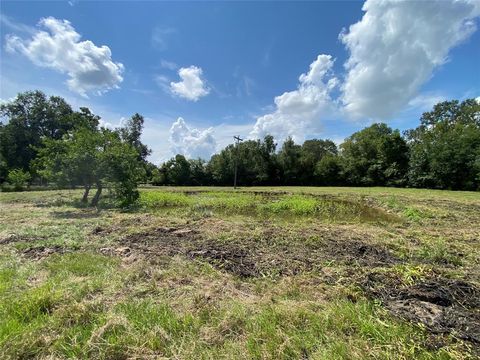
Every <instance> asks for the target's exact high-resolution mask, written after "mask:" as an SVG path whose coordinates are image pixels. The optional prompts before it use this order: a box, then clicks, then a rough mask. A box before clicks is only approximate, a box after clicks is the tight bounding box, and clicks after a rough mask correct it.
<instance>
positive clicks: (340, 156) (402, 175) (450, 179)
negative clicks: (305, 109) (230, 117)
mask: <svg viewBox="0 0 480 360" xmlns="http://www.w3.org/2000/svg"><path fill="white" fill-rule="evenodd" d="M0 115H1V117H2V122H0V184H2V187H3V189H4V190H8V189H14V190H20V189H22V188H23V187H24V186H27V185H30V184H36V185H46V184H55V185H56V186H59V187H63V188H65V187H79V186H81V187H82V188H83V189H84V191H83V194H84V195H83V197H82V201H83V202H85V203H88V202H89V203H90V204H91V205H94V206H95V205H97V203H98V201H99V198H100V196H101V194H102V191H103V189H105V188H108V189H110V190H111V192H112V193H113V194H114V195H115V197H116V198H117V199H118V200H119V201H120V203H121V204H122V205H129V204H131V203H133V202H134V201H135V200H136V199H137V198H138V191H137V185H138V184H139V183H150V184H154V185H232V183H233V176H234V164H235V162H237V165H238V184H239V185H240V186H248V185H304V186H306V185H330V186H332V185H351V186H404V187H406V186H408V187H422V188H436V189H455V190H459V189H462V190H479V189H480V104H479V103H478V101H477V100H475V99H468V100H465V101H463V102H459V101H457V100H453V101H446V102H442V103H439V104H437V105H435V106H434V108H433V110H432V111H430V112H426V113H424V114H423V115H422V117H421V118H420V125H419V126H418V127H417V128H415V129H412V130H408V131H405V132H404V133H403V134H401V133H400V132H399V131H398V130H393V129H391V128H390V127H388V126H387V125H385V124H373V125H371V126H369V127H367V128H365V129H363V130H361V131H359V132H356V133H354V134H353V135H351V136H350V137H348V138H347V139H345V141H344V142H343V143H342V144H341V145H340V146H337V145H336V144H335V143H334V142H333V141H331V140H318V139H313V140H307V141H305V142H304V143H303V144H302V145H300V144H295V142H294V141H293V140H292V139H287V140H286V141H285V142H284V143H283V145H282V146H281V148H279V149H277V145H276V143H275V139H274V138H273V137H272V136H266V137H265V138H264V139H262V140H248V141H244V142H242V143H240V144H239V145H238V146H237V147H236V146H234V145H228V146H227V147H226V148H224V149H223V150H222V151H220V152H219V153H218V154H215V155H213V156H212V157H211V159H209V160H208V161H205V160H201V159H186V158H185V157H184V156H183V155H176V156H175V157H174V158H172V159H170V160H168V161H166V162H165V163H163V164H161V165H160V166H159V167H157V166H155V165H154V164H152V163H150V162H148V161H147V157H148V155H149V154H150V150H149V149H148V148H147V146H145V145H144V144H143V143H142V142H141V141H140V137H141V134H142V130H143V124H144V119H143V117H142V116H141V115H139V114H135V115H133V116H132V117H131V118H130V119H129V120H128V121H127V122H126V123H125V125H124V126H123V127H122V128H119V129H115V130H109V129H106V128H102V127H100V126H99V123H100V118H99V117H98V116H96V115H94V114H92V113H91V111H90V110H89V109H88V108H80V109H79V111H74V110H73V109H72V108H71V106H70V105H69V104H68V103H67V102H66V101H65V100H64V99H62V98H60V97H56V96H51V97H47V96H46V95H45V94H43V93H42V92H40V91H33V92H25V93H20V94H18V96H17V97H16V98H15V99H14V100H12V101H10V102H8V103H4V104H2V105H1V106H0ZM92 189H95V191H94V192H93V190H92ZM90 190H92V191H90Z"/></svg>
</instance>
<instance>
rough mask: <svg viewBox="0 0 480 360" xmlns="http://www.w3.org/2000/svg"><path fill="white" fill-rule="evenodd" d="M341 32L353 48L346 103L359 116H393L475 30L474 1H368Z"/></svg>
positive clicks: (477, 9)
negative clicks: (451, 52) (362, 14)
mask: <svg viewBox="0 0 480 360" xmlns="http://www.w3.org/2000/svg"><path fill="white" fill-rule="evenodd" d="M363 10H364V11H365V14H364V16H363V18H362V19H361V20H360V21H359V22H357V23H355V24H353V25H351V26H350V28H349V29H348V31H344V32H343V33H341V34H340V40H341V41H342V42H343V43H344V44H345V47H346V48H347V49H348V50H349V52H350V57H349V59H348V61H347V62H346V64H345V67H346V71H347V74H346V77H345V82H344V84H343V85H342V96H341V101H342V103H343V106H344V110H345V111H346V113H347V114H349V115H350V116H352V117H354V118H371V119H375V120H377V119H381V120H384V119H389V118H391V117H392V116H393V115H395V114H396V113H397V112H398V111H399V110H401V109H402V108H403V107H404V106H405V105H407V104H408V103H409V101H410V100H411V99H412V98H414V97H415V96H416V95H417V93H418V91H419V89H420V88H421V86H422V85H423V84H424V83H425V82H426V81H428V80H429V79H430V77H431V76H432V73H433V71H434V70H435V68H437V67H438V66H441V65H442V64H444V63H445V62H446V61H448V53H449V51H450V49H452V48H453V47H454V46H456V45H458V44H459V43H461V42H462V41H464V40H465V39H467V38H468V37H469V36H470V35H471V34H472V33H473V32H474V31H475V29H476V26H475V23H474V21H473V19H474V18H475V17H476V16H479V15H480V3H479V2H476V1H475V0H449V1H446V0H436V1H433V0H432V1H396V0H383V1H372V0H367V1H366V2H365V4H364V5H363Z"/></svg>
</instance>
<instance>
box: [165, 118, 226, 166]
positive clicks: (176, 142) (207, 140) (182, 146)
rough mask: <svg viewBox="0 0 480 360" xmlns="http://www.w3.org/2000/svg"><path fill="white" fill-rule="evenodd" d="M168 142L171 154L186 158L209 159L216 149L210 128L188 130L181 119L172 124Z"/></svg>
mask: <svg viewBox="0 0 480 360" xmlns="http://www.w3.org/2000/svg"><path fill="white" fill-rule="evenodd" d="M169 140H170V149H171V151H172V153H173V154H182V155H185V156H186V157H187V158H202V159H209V158H210V156H212V154H213V153H214V152H215V150H216V147H217V142H216V140H215V138H214V136H213V129H212V128H208V129H205V130H199V129H194V128H190V127H189V126H188V125H187V124H186V123H185V120H183V118H181V117H179V118H178V119H177V120H176V121H175V122H174V123H173V124H172V126H171V128H170V139H169Z"/></svg>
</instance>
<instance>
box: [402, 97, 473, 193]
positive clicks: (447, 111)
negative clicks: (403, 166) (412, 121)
mask: <svg viewBox="0 0 480 360" xmlns="http://www.w3.org/2000/svg"><path fill="white" fill-rule="evenodd" d="M406 137H407V139H408V143H409V146H410V167H409V172H408V178H409V184H410V185H411V186H414V187H434V188H440V189H465V190H476V189H479V187H480V185H479V184H480V171H479V164H480V104H479V103H478V101H476V100H475V99H468V100H465V101H463V102H462V103H460V102H459V101H457V100H453V101H445V102H442V103H439V104H437V105H435V106H434V108H433V110H432V111H430V112H426V113H424V114H423V115H422V117H421V119H420V126H418V127H417V128H416V129H413V130H409V131H407V132H406Z"/></svg>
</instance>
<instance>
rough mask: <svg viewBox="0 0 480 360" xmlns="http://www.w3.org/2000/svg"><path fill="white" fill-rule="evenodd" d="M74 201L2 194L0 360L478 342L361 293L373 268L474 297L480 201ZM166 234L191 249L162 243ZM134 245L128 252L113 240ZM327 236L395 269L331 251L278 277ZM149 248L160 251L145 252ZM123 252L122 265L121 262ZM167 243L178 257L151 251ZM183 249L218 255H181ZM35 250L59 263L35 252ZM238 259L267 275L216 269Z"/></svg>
mask: <svg viewBox="0 0 480 360" xmlns="http://www.w3.org/2000/svg"><path fill="white" fill-rule="evenodd" d="M268 190H273V191H274V193H272V194H270V193H264V192H265V191H268ZM284 191H287V192H291V193H293V194H283V193H282V192H284ZM80 195H81V194H80V192H79V191H45V192H25V193H0V358H2V359H24V358H37V359H45V358H59V359H63V358H70V359H127V358H172V359H179V358H180V359H301V358H309V359H370V358H371V359H469V358H472V359H473V358H474V357H475V353H474V346H475V345H474V344H473V345H472V343H469V342H465V341H462V340H460V339H456V338H454V337H453V336H450V335H445V336H444V337H441V339H440V340H439V342H438V343H436V344H439V345H435V346H431V344H432V341H433V340H432V337H433V338H435V336H436V335H432V334H431V333H429V332H428V331H427V330H426V329H425V328H424V327H422V326H418V324H415V323H411V322H407V321H404V320H401V319H399V318H396V317H394V316H392V314H391V313H390V312H389V311H388V310H387V309H386V308H385V307H384V306H383V305H382V303H381V301H379V300H376V299H372V298H371V297H370V296H368V294H367V293H366V292H365V291H364V290H362V288H361V286H360V284H361V281H362V280H363V279H365V276H367V275H368V274H369V273H370V272H375V273H381V274H386V275H388V276H389V277H391V278H398V279H399V284H400V285H402V286H409V285H414V284H417V283H418V282H420V281H423V280H425V279H429V278H431V277H432V276H441V277H452V278H462V279H467V280H468V281H469V282H471V283H473V284H476V285H477V286H478V285H480V284H478V278H480V277H479V275H480V266H479V264H480V255H479V253H478V246H479V242H478V239H480V230H479V229H478V226H476V225H475V224H478V221H479V220H480V213H479V212H478V211H477V210H478V209H479V208H480V196H479V194H478V193H468V192H438V191H427V190H415V189H386V188H370V189H368V188H273V189H271V188H249V189H241V190H240V191H237V192H233V191H230V190H229V189H226V188H220V189H217V188H162V189H151V188H149V189H142V190H141V199H140V204H139V206H138V208H137V209H133V210H130V211H128V212H122V211H118V210H115V209H110V208H108V207H103V208H102V207H101V208H100V210H99V211H96V210H93V211H92V210H89V209H84V208H81V207H78V203H77V202H76V200H77V198H78V197H79V196H80ZM167 228H171V229H180V230H184V229H188V230H191V231H193V234H194V235H195V237H190V236H191V235H185V236H178V237H172V238H169V239H170V240H169V241H170V242H167V243H163V242H162V241H163V240H162V236H167V235H165V233H162V232H161V231H163V230H159V229H167ZM132 234H133V235H137V239H138V240H137V241H138V242H139V244H138V245H136V244H129V243H122V242H121V241H122V240H123V239H125V238H126V237H127V236H129V235H132ZM143 234H145V235H143ZM149 234H150V235H149ZM152 234H153V235H152ZM162 234H163V235H162ZM166 234H171V233H166ZM189 234H190V233H189ZM168 236H174V235H168ZM334 240H335V241H339V242H338V244H339V246H340V245H341V241H352V243H353V244H356V243H357V242H361V243H362V244H365V246H370V247H374V248H380V247H381V249H385V251H387V250H388V251H390V252H391V253H392V254H393V255H395V256H397V257H398V259H400V261H398V262H393V263H385V264H382V263H380V264H378V263H372V264H363V263H361V262H357V261H351V262H348V261H345V260H344V259H343V258H335V256H334V255H328V254H325V258H322V262H321V263H319V264H314V265H316V266H315V267H312V270H309V269H310V268H308V267H307V268H305V269H306V270H301V271H295V272H291V273H282V272H280V271H277V270H276V269H277V268H276V267H275V266H277V265H278V264H284V265H283V266H286V267H287V268H288V267H289V266H292V267H293V266H295V265H296V262H298V261H302V259H303V258H304V257H308V256H309V255H310V254H309V252H310V251H311V252H313V251H317V253H318V251H319V249H322V248H321V246H322V244H325V243H328V241H334ZM147 241H152V242H153V246H157V247H154V248H152V250H150V252H142V251H144V250H142V249H143V247H142V246H147V244H148V243H147ZM176 242H177V245H178V248H175V246H176ZM189 242H192V243H191V244H190V243H189ZM332 244H333V243H332ZM125 246H129V247H131V248H132V249H131V252H132V255H131V256H125V255H124V256H119V255H116V254H117V253H116V252H115V250H116V249H118V248H121V247H125ZM135 246H139V247H138V248H137V247H135ZM168 246H171V247H172V249H178V251H177V252H176V251H173V252H172V253H168V254H165V253H161V251H162V250H163V249H164V248H167V247H168ZM188 246H191V247H192V248H191V249H193V250H195V251H197V253H198V251H202V250H203V251H206V250H208V251H210V252H208V253H207V254H213V255H215V254H221V256H217V258H216V259H215V261H208V257H201V256H185V254H183V253H182V252H181V251H180V250H181V249H182V247H188ZM202 246H205V248H202ZM332 246H333V245H332ZM45 247H46V248H53V249H56V248H61V249H63V250H64V251H65V252H64V253H63V252H62V253H52V254H50V253H48V254H46V255H45V254H44V253H42V252H41V249H43V248H45ZM319 247H320V248H319ZM32 249H38V251H39V253H38V254H39V255H38V256H35V257H31V256H30V255H28V254H30V253H32V251H33V252H34V250H32ZM342 249H343V248H342ZM348 250H349V249H348V247H347V248H345V249H344V250H343V251H348ZM34 253H35V252H34ZM332 253H333V254H334V252H332ZM232 254H233V255H232ZM236 254H240V255H241V256H244V257H240V260H239V261H240V262H243V263H247V264H248V262H249V261H251V260H249V259H250V258H248V256H247V255H248V254H254V255H255V257H254V258H253V259H254V261H264V262H262V263H261V264H260V263H256V265H257V266H260V265H261V266H263V268H262V269H265V266H266V267H267V270H268V267H269V266H271V271H263V272H262V273H261V274H260V275H258V276H256V277H250V278H245V277H242V276H240V275H238V274H237V273H235V272H232V271H230V270H228V268H226V267H225V266H218V264H219V263H220V264H221V263H222V261H224V260H225V259H230V258H229V256H234V255H236ZM245 254H247V255H245ZM373 254H374V255H375V252H374V253H373ZM213 255H212V256H213ZM287 255H288V256H289V258H288V259H290V260H288V261H286V260H285V258H284V257H285V256H287ZM341 255H342V254H339V256H341ZM328 256H332V257H331V258H329V257H328ZM359 256H360V255H359ZM233 259H235V257H233ZM342 259H343V260H342ZM353 260H357V259H353ZM232 261H233V260H232ZM282 261H284V263H282ZM289 261H291V264H290V263H289ZM223 265H225V264H223ZM300 269H301V268H300ZM435 339H436V338H435Z"/></svg>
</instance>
